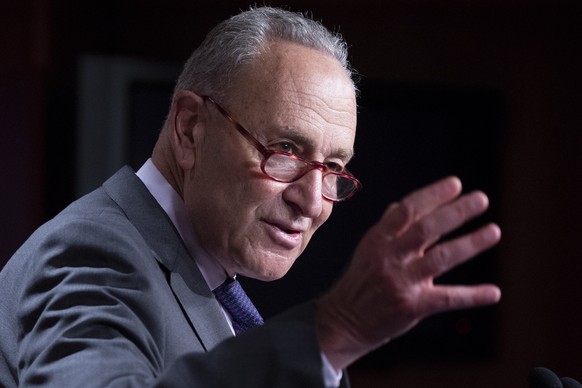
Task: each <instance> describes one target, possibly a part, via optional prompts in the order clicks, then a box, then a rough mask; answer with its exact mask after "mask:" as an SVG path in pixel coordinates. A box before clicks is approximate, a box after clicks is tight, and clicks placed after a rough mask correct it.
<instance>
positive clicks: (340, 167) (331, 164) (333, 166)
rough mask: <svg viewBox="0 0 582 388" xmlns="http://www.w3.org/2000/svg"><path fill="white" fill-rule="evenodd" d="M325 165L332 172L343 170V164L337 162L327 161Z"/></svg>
mask: <svg viewBox="0 0 582 388" xmlns="http://www.w3.org/2000/svg"><path fill="white" fill-rule="evenodd" d="M325 165H326V166H327V167H329V169H330V170H331V171H333V172H343V171H344V166H343V165H341V164H339V163H334V162H328V163H325Z"/></svg>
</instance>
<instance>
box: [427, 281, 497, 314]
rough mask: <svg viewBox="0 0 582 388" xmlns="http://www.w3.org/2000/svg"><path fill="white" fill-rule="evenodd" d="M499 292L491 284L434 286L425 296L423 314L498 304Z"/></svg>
mask: <svg viewBox="0 0 582 388" xmlns="http://www.w3.org/2000/svg"><path fill="white" fill-rule="evenodd" d="M500 299H501V290H500V289H499V287H497V286H496V285H493V284H482V285H477V286H436V287H434V288H432V289H431V291H430V293H429V295H425V298H424V301H425V305H424V306H423V310H424V312H425V314H423V315H424V316H427V315H432V314H435V313H439V312H444V311H449V310H459V309H467V308H473V307H481V306H488V305H492V304H495V303H497V302H499V300H500Z"/></svg>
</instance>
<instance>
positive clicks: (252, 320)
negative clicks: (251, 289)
mask: <svg viewBox="0 0 582 388" xmlns="http://www.w3.org/2000/svg"><path fill="white" fill-rule="evenodd" d="M213 292H214V295H215V296H216V299H218V301H219V302H220V304H221V305H222V307H224V309H225V310H226V311H227V312H228V313H229V314H230V316H231V318H232V327H233V328H234V331H235V333H236V334H240V333H242V332H244V331H245V330H247V329H250V328H251V327H254V326H260V325H262V324H263V318H262V317H261V315H260V314H259V312H258V311H257V309H256V308H255V306H254V305H253V303H252V302H251V300H250V299H249V297H248V296H247V294H246V293H245V292H244V290H243V289H242V287H241V285H240V283H239V282H238V281H237V280H236V279H231V278H229V279H227V280H226V281H225V282H224V283H222V284H221V285H220V286H218V287H217V288H216V289H215V290H214V291H213Z"/></svg>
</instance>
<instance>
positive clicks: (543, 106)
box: [0, 0, 582, 388]
mask: <svg viewBox="0 0 582 388" xmlns="http://www.w3.org/2000/svg"><path fill="white" fill-rule="evenodd" d="M282 3H283V2H279V1H273V2H270V4H272V5H278V4H282ZM285 3H286V4H291V6H290V8H291V9H293V10H312V11H313V14H314V17H315V18H316V19H322V20H323V22H324V24H326V25H327V26H328V27H331V28H334V27H337V26H339V27H338V30H339V31H340V32H341V33H342V34H343V35H344V37H345V38H346V39H347V41H348V42H349V43H350V45H351V47H350V50H351V51H350V54H351V62H352V64H353V66H354V67H355V68H356V69H357V70H358V71H359V72H360V73H361V74H362V76H363V78H365V79H381V80H384V81H386V82H394V83H399V84H410V85H435V86H451V87H475V88H485V89H490V90H493V91H495V92H496V93H498V94H499V95H501V96H502V98H503V101H504V102H505V112H506V121H505V123H504V133H503V137H502V138H503V145H502V155H501V156H500V161H499V163H498V164H497V165H498V166H501V167H499V169H498V171H497V172H496V173H497V174H498V176H499V182H500V193H499V195H498V196H497V197H495V198H493V200H494V201H496V205H497V206H498V208H499V209H500V211H499V215H498V222H499V223H500V224H501V227H502V229H503V233H504V237H503V242H502V244H501V246H500V247H499V248H497V250H498V256H499V264H498V270H499V279H500V284H501V287H502V289H503V292H504V296H503V300H502V303H501V304H500V306H499V314H498V317H499V319H498V322H497V329H498V337H497V338H498V344H497V349H498V351H497V353H496V355H495V356H493V357H491V358H487V359H484V360H479V361H469V360H459V361H455V362H453V361H450V360H449V361H439V360H430V361H428V360H424V361H423V360H417V361H409V360H407V361H403V362H395V363H392V364H390V365H385V366H383V367H381V368H374V369H370V368H363V367H358V365H355V366H354V367H353V368H352V371H351V375H352V380H353V385H354V386H355V387H356V388H357V387H365V386H372V387H376V386H392V387H415V386H425V385H430V386H432V387H459V388H460V387H491V386H499V387H519V386H526V380H525V378H526V376H527V373H528V372H529V370H530V369H531V368H532V367H534V366H538V365H543V366H546V367H549V368H551V369H553V370H555V371H556V372H557V373H558V374H560V375H569V376H572V377H575V378H577V379H579V380H582V366H581V365H580V360H582V338H581V336H579V335H578V330H579V328H580V327H582V311H581V308H580V307H579V306H582V282H581V281H580V276H581V275H582V248H581V245H580V244H579V239H580V238H581V237H582V227H580V221H579V220H580V219H582V201H581V200H580V198H582V169H581V167H582V152H581V151H580V150H581V147H582V131H581V125H582V117H581V116H582V107H581V106H580V104H581V102H580V101H582V92H581V90H582V76H581V75H580V72H581V70H580V69H582V23H580V20H582V18H581V17H582V3H580V2H579V1H555V0H554V1H552V0H546V1H543V0H539V1H521V0H506V1H500V0H492V1H488V2H485V1H475V2H464V1H458V0H457V1H455V0H440V1H430V0H410V1H404V0H402V1H390V0H387V1H384V2H381V3H380V2H375V1H367V0H361V1H358V2H350V3H347V2H346V3H341V4H340V3H338V2H337V1H329V0H323V1H319V2H317V3H316V4H309V3H310V2H308V1H287V2H285ZM247 4H248V3H247V2H243V1H226V0H222V1H214V2H208V4H204V5H202V4H198V3H197V2H192V1H178V0H169V1H165V2H153V1H137V0H134V1H132V0H120V1H99V2H96V1H95V2H91V1H83V2H76V1H72V0H62V1H49V0H21V1H19V2H12V3H10V4H5V5H4V6H3V12H2V15H1V16H0V53H1V54H0V114H1V117H0V118H1V120H0V147H1V152H2V154H1V155H2V159H1V160H2V162H1V163H0V178H1V179H2V181H3V183H4V187H3V189H2V190H0V212H1V214H2V217H1V218H0V233H1V237H0V262H4V261H5V260H7V258H8V257H9V256H10V255H11V254H12V253H13V252H14V250H15V249H16V248H17V247H18V246H19V245H20V244H21V243H22V242H23V241H24V239H25V238H26V236H27V235H28V234H29V233H31V232H32V231H33V230H34V229H35V228H36V227H37V226H38V225H39V224H40V223H41V222H42V221H43V220H45V219H46V218H47V217H50V216H52V215H54V214H55V213H56V212H57V211H58V210H60V209H61V208H62V207H63V206H65V205H66V204H67V203H68V202H70V201H71V200H72V199H73V197H74V190H73V187H74V176H75V175H74V174H75V166H74V160H75V146H74V145H75V133H76V132H75V126H76V117H75V112H76V105H75V96H76V87H77V85H76V66H77V61H78V59H79V57H80V56H81V55H82V54H85V53H100V54H113V55H128V56H135V57H139V58H149V59H154V60H164V61H167V60H170V61H174V60H175V61H180V62H182V61H184V60H185V59H186V58H187V56H188V55H189V53H190V51H191V49H192V48H193V47H194V46H196V45H197V44H198V43H199V42H200V41H201V39H202V37H203V35H204V34H205V32H206V31H207V30H208V29H209V28H210V27H211V26H212V25H214V24H216V22H218V21H219V20H222V19H223V18H225V17H226V16H229V15H231V14H234V13H236V12H237V11H238V10H239V9H244V8H247ZM467 130H470V128H468V129H467ZM409 146H413V145H409ZM104 152H106V151H104ZM410 173H411V174H413V173H414V171H411V172H410ZM388 346H389V345H388Z"/></svg>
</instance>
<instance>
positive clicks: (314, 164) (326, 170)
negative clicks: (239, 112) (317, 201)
mask: <svg viewBox="0 0 582 388" xmlns="http://www.w3.org/2000/svg"><path fill="white" fill-rule="evenodd" d="M201 97H202V99H203V100H204V101H210V102H212V104H214V106H215V107H216V108H217V109H218V111H219V112H220V113H221V114H222V116H224V117H225V118H226V119H228V120H229V121H230V122H231V123H233V124H234V127H235V128H236V130H237V131H238V132H239V133H240V134H241V135H243V137H244V138H245V139H246V140H247V141H248V142H249V143H251V145H252V146H254V147H255V148H256V149H257V151H259V152H260V153H261V155H263V160H262V161H261V171H263V173H264V174H265V175H266V176H268V177H269V178H270V179H272V180H274V181H277V182H282V183H292V182H295V181H297V180H299V179H301V178H302V177H303V176H305V174H307V173H308V172H309V171H311V170H314V169H317V170H320V171H321V173H322V175H323V176H326V175H330V174H332V175H337V176H340V177H342V178H346V179H349V180H351V181H352V182H354V184H355V188H354V189H353V190H352V191H350V192H349V194H348V195H347V196H346V197H344V198H341V199H333V198H329V197H327V196H325V195H324V194H323V193H322V197H323V198H325V199H326V200H328V201H332V202H340V201H345V200H346V199H349V198H351V197H352V196H353V195H354V194H356V193H357V192H358V191H360V190H361V189H362V183H361V182H360V181H359V180H358V179H357V178H356V177H355V176H353V175H352V174H351V173H350V172H349V171H348V169H347V168H345V167H344V168H343V169H342V171H341V172H338V171H333V170H331V168H330V167H329V166H327V165H326V164H324V163H321V162H318V161H315V160H314V161H310V160H306V159H303V158H301V157H299V156H297V155H295V154H290V153H288V152H285V151H280V150H271V149H268V148H267V147H265V146H264V145H263V144H262V143H261V142H260V141H258V140H257V139H256V138H255V137H254V136H253V135H251V133H250V132H249V131H248V130H247V129H246V128H245V127H243V126H242V125H241V124H240V123H239V122H238V121H236V120H235V119H233V118H232V117H231V115H230V114H229V113H228V112H227V111H226V109H224V108H223V107H222V106H221V105H220V104H219V103H218V102H216V101H215V100H214V99H213V98H212V97H210V96H207V95H203V96H201ZM273 154H279V155H283V156H286V157H289V158H292V159H295V160H298V161H300V162H302V163H305V164H306V165H308V166H311V169H306V170H305V171H304V172H303V173H301V174H299V175H298V176H296V177H295V178H294V179H291V180H286V179H280V178H276V177H274V176H272V175H270V174H269V173H267V171H266V170H265V164H266V163H267V160H268V159H269V157H270V156H271V155H273Z"/></svg>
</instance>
